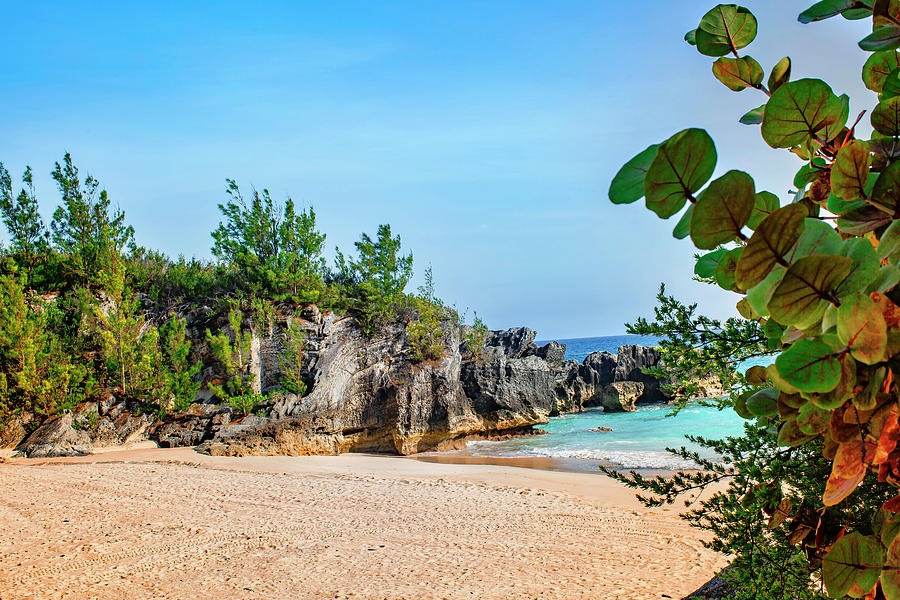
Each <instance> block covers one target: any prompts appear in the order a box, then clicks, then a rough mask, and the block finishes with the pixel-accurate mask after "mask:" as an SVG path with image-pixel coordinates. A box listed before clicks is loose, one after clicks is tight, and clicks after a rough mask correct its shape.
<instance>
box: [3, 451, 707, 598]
mask: <svg viewBox="0 0 900 600" xmlns="http://www.w3.org/2000/svg"><path fill="white" fill-rule="evenodd" d="M0 530H2V531H3V532H4V535H3V537H2V539H0V598H2V600H19V599H25V598H30V599H41V600H44V599H50V598H70V599H75V598H98V599H107V598H108V599H121V598H178V599H195V598H217V599H223V598H229V599H230V598H265V599H272V598H301V599H306V598H311V599H312V598H330V599H350V598H352V599H363V600H369V599H371V600H400V599H406V600H419V599H453V600H455V599H462V598H477V599H480V600H481V599H504V600H513V599H520V598H522V599H529V598H540V599H575V598H590V599H627V600H644V599H654V598H681V597H682V596H683V595H685V594H686V593H689V592H691V591H693V590H694V589H696V588H697V587H699V586H700V585H701V584H702V583H704V582H705V581H706V580H707V579H709V577H710V576H711V574H712V573H713V572H714V571H716V570H717V569H718V568H721V567H722V566H723V565H724V561H723V559H722V558H721V557H719V556H717V555H715V554H713V553H712V552H710V551H708V550H705V549H704V548H703V547H702V546H701V544H700V534H699V533H698V532H696V531H694V530H692V529H690V528H689V527H687V526H686V525H685V524H684V523H683V522H682V521H681V520H680V519H678V517H677V514H676V512H675V511H674V510H671V509H669V510H662V509H654V510H650V509H646V508H644V507H642V506H641V505H640V504H639V503H638V502H637V501H635V499H634V497H633V495H632V492H631V491H630V490H627V489H626V488H624V487H623V486H620V485H619V484H617V483H615V482H613V481H611V480H610V479H608V478H606V477H603V476H602V475H596V474H588V473H571V472H560V471H552V470H539V469H534V468H522V467H515V466H497V465H475V464H467V465H460V464H441V463H432V462H424V461H417V460H411V459H408V458H400V457H388V456H369V455H342V456H312V457H247V458H225V457H209V456H205V455H201V454H198V453H196V452H194V451H193V450H191V449H186V448H181V449H139V450H127V451H118V452H109V453H104V454H99V455H94V456H87V457H80V458H69V459H49V460H47V459H44V460H40V459H35V460H26V459H17V460H12V461H10V462H6V463H3V464H0Z"/></svg>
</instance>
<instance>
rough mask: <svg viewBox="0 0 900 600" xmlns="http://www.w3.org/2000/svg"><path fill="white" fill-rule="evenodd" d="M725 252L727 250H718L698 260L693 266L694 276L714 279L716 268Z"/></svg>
mask: <svg viewBox="0 0 900 600" xmlns="http://www.w3.org/2000/svg"><path fill="white" fill-rule="evenodd" d="M727 252H728V250H727V249H725V248H719V249H717V250H713V251H712V252H709V253H707V254H704V255H703V256H701V257H700V258H698V259H697V264H695V265H694V275H696V276H697V277H704V278H707V279H709V278H712V277H715V276H716V267H718V266H719V261H720V260H722V257H723V256H725V254H726V253H727Z"/></svg>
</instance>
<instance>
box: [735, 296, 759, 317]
mask: <svg viewBox="0 0 900 600" xmlns="http://www.w3.org/2000/svg"><path fill="white" fill-rule="evenodd" d="M734 307H735V308H736V309H737V311H738V314H739V315H741V316H742V317H744V318H745V319H755V318H757V314H756V313H755V312H753V307H752V306H750V303H749V302H747V299H746V298H741V299H740V300H738V302H737V304H735V306H734Z"/></svg>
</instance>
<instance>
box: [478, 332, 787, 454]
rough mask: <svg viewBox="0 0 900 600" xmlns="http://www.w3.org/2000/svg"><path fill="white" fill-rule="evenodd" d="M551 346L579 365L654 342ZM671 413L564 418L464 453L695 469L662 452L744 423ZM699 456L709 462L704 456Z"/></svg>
mask: <svg viewBox="0 0 900 600" xmlns="http://www.w3.org/2000/svg"><path fill="white" fill-rule="evenodd" d="M548 341H550V340H542V341H540V342H538V343H539V344H541V343H546V342H548ZM555 341H558V342H560V343H564V344H566V358H569V359H575V360H578V361H582V360H583V359H584V357H585V356H587V355H588V354H590V353H591V352H595V351H598V350H606V351H608V352H612V353H615V352H616V351H617V350H618V348H619V346H621V345H623V344H641V345H646V346H653V345H655V344H656V339H655V338H647V337H641V336H635V335H615V336H605V337H592V338H579V339H569V340H555ZM769 360H771V359H769ZM759 362H760V363H761V364H764V363H765V362H767V361H762V360H761V361H759ZM670 413H671V408H670V407H668V406H647V407H642V408H641V409H639V410H637V411H634V412H626V413H604V412H603V411H602V410H591V411H587V412H583V413H578V414H570V415H563V416H561V417H556V418H552V419H551V420H550V423H549V424H547V425H544V426H542V428H543V429H545V430H547V431H548V432H549V433H547V434H546V435H539V436H534V437H527V438H516V439H511V440H504V441H499V442H472V443H470V444H469V446H468V447H467V448H466V450H465V451H464V452H467V453H468V454H474V455H477V456H526V457H527V456H545V457H550V458H557V459H564V460H565V461H567V462H568V463H575V464H577V466H576V467H575V468H583V469H586V470H596V465H597V463H598V461H603V462H606V463H611V464H614V465H618V466H621V467H625V468H629V469H678V468H686V467H691V466H694V465H692V464H690V463H685V462H684V461H682V460H681V459H679V458H677V457H674V456H672V455H671V454H669V453H667V452H666V450H665V449H666V448H667V447H669V448H671V447H675V448H678V447H681V446H687V447H689V448H691V447H692V445H691V444H690V443H689V442H688V441H687V440H686V439H685V438H684V436H685V434H695V435H701V436H704V437H707V438H712V439H717V438H722V437H725V436H729V435H740V434H741V433H742V432H743V419H741V418H740V417H739V416H737V414H735V412H734V411H733V410H731V409H727V410H722V411H719V410H716V409H715V408H708V407H705V406H700V405H698V404H696V403H691V404H690V405H689V406H688V407H687V408H685V409H683V410H682V411H681V412H679V413H678V415H677V416H674V417H672V416H668V415H669V414H670ZM597 427H609V428H610V429H612V431H592V430H594V429H596V428H597ZM694 449H697V450H699V448H696V447H694ZM702 453H703V454H704V455H706V456H708V457H710V458H712V456H711V455H710V454H709V453H708V452H705V451H703V452H702Z"/></svg>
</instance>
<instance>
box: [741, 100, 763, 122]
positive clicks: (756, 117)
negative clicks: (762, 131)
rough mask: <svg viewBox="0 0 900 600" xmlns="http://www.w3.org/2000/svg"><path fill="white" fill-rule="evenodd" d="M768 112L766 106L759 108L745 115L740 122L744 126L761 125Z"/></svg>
mask: <svg viewBox="0 0 900 600" xmlns="http://www.w3.org/2000/svg"><path fill="white" fill-rule="evenodd" d="M765 112H766V105H765V104H763V105H762V106H758V107H756V108H754V109H752V110H748V111H747V112H746V113H744V116H742V117H741V118H740V119H738V121H739V122H740V123H741V124H743V125H759V124H760V123H762V122H763V116H764V115H765Z"/></svg>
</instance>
